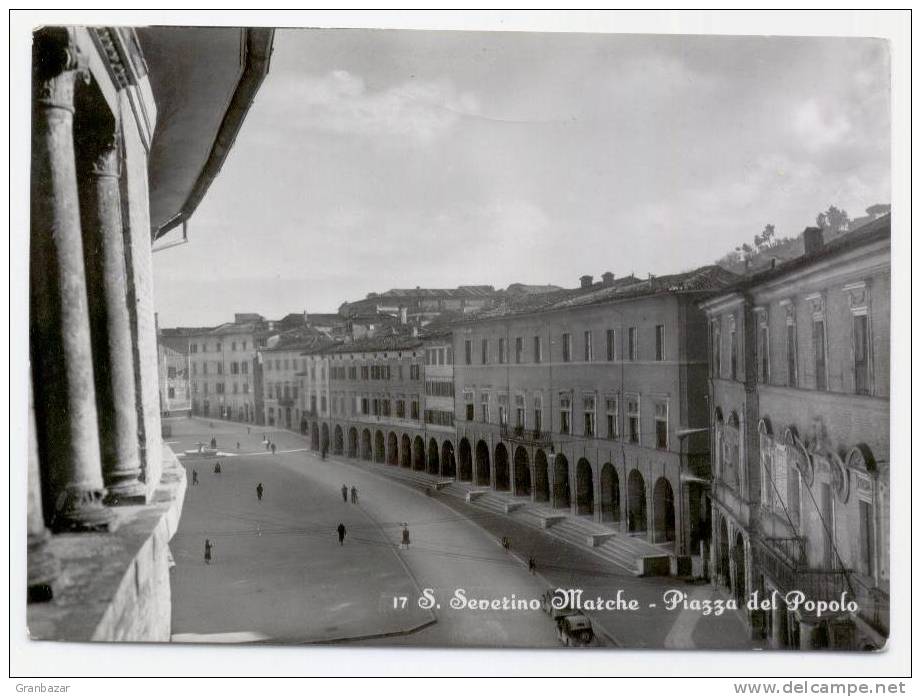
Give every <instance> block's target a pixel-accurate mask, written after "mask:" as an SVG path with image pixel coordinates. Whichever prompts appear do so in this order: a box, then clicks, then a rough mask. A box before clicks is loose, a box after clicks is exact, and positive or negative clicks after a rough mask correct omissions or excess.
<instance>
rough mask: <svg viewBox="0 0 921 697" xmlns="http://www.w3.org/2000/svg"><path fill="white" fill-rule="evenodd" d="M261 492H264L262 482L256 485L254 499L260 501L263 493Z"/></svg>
mask: <svg viewBox="0 0 921 697" xmlns="http://www.w3.org/2000/svg"><path fill="white" fill-rule="evenodd" d="M263 491H265V490H264V489H263V488H262V482H259V483H258V484H257V485H256V498H258V499H259V500H260V501H262V492H263Z"/></svg>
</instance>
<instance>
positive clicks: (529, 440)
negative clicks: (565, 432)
mask: <svg viewBox="0 0 921 697" xmlns="http://www.w3.org/2000/svg"><path fill="white" fill-rule="evenodd" d="M499 432H500V435H501V436H502V438H504V439H505V440H508V441H512V442H513V443H525V444H527V445H540V446H544V447H547V446H550V445H552V443H553V439H552V438H551V437H550V432H549V431H540V430H534V429H527V428H525V427H524V426H509V425H508V424H502V425H501V426H500V427H499Z"/></svg>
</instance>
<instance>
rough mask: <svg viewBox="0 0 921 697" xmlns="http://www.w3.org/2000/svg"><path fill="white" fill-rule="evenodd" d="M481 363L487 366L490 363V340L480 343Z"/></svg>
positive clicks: (483, 340)
mask: <svg viewBox="0 0 921 697" xmlns="http://www.w3.org/2000/svg"><path fill="white" fill-rule="evenodd" d="M480 363H482V364H483V365H487V364H488V363H489V340H488V339H482V340H481V341H480Z"/></svg>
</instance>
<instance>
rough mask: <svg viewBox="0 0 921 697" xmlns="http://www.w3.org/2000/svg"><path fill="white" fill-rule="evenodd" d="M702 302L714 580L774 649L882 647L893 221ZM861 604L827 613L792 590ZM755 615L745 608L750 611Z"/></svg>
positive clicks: (808, 237)
mask: <svg viewBox="0 0 921 697" xmlns="http://www.w3.org/2000/svg"><path fill="white" fill-rule="evenodd" d="M804 242H805V250H806V253H805V254H804V255H802V256H801V257H799V258H796V259H793V260H790V261H787V262H784V263H781V264H778V265H776V266H775V267H774V268H769V269H767V270H764V271H762V272H759V273H756V274H754V275H753V276H751V277H749V278H746V279H745V280H744V281H742V282H740V283H739V284H737V285H733V286H731V287H729V288H727V289H725V290H724V291H721V292H719V293H716V294H714V295H713V296H712V297H710V298H709V299H708V300H706V302H704V303H703V304H702V307H703V309H704V311H705V312H706V313H707V317H708V318H709V337H710V342H709V343H710V359H709V362H710V372H711V379H710V390H709V391H710V404H709V408H710V409H711V411H712V415H711V416H712V419H711V420H712V435H711V448H712V451H713V453H714V458H713V485H712V502H713V545H712V552H713V567H714V568H713V571H714V574H713V576H714V578H715V580H716V582H717V583H718V584H719V585H721V586H723V587H725V588H726V589H728V590H730V592H731V593H732V594H733V595H734V596H735V597H736V598H738V599H739V600H740V601H743V600H747V599H748V598H749V597H751V594H752V593H754V592H758V594H759V597H761V598H764V597H770V596H771V594H772V593H774V592H775V591H776V592H777V593H778V594H779V596H780V598H781V600H780V602H778V603H777V604H776V607H775V609H773V610H771V611H767V612H762V611H757V612H746V617H747V618H748V620H749V623H750V626H751V630H752V632H753V634H755V635H756V636H763V637H766V638H768V639H769V640H770V642H771V644H772V646H774V647H775V648H803V649H813V648H837V649H845V648H853V647H876V648H879V647H881V646H882V645H883V644H884V643H885V637H886V636H887V635H888V628H889V552H890V550H889V498H890V491H889V341H890V333H889V326H890V315H889V312H890V310H889V308H890V284H891V280H890V264H891V259H890V254H891V252H890V218H889V216H888V215H885V216H883V217H880V218H878V219H876V220H874V221H872V222H870V223H868V224H867V225H865V226H863V227H862V228H859V229H857V230H854V231H852V232H848V233H845V234H843V235H840V236H838V237H836V238H835V239H834V240H833V241H831V242H827V243H826V242H825V241H824V240H823V235H822V231H821V230H820V229H819V228H807V229H806V232H805V233H804ZM791 591H802V592H804V593H805V594H806V595H807V596H808V597H809V598H810V599H812V600H836V601H837V600H840V597H841V594H842V593H845V594H846V596H847V598H848V599H850V600H856V601H857V603H858V607H859V609H858V611H856V612H847V611H844V612H830V613H826V614H825V615H824V616H823V617H817V616H816V615H814V614H811V613H808V612H805V611H803V610H802V609H801V608H800V609H799V610H794V609H792V608H789V607H788V606H787V605H786V603H784V602H783V598H784V596H785V594H786V593H788V592H791ZM743 607H744V604H743Z"/></svg>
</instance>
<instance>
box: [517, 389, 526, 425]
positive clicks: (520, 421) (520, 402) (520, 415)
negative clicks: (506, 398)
mask: <svg viewBox="0 0 921 697" xmlns="http://www.w3.org/2000/svg"><path fill="white" fill-rule="evenodd" d="M515 428H519V429H524V395H523V394H516V395H515Z"/></svg>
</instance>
